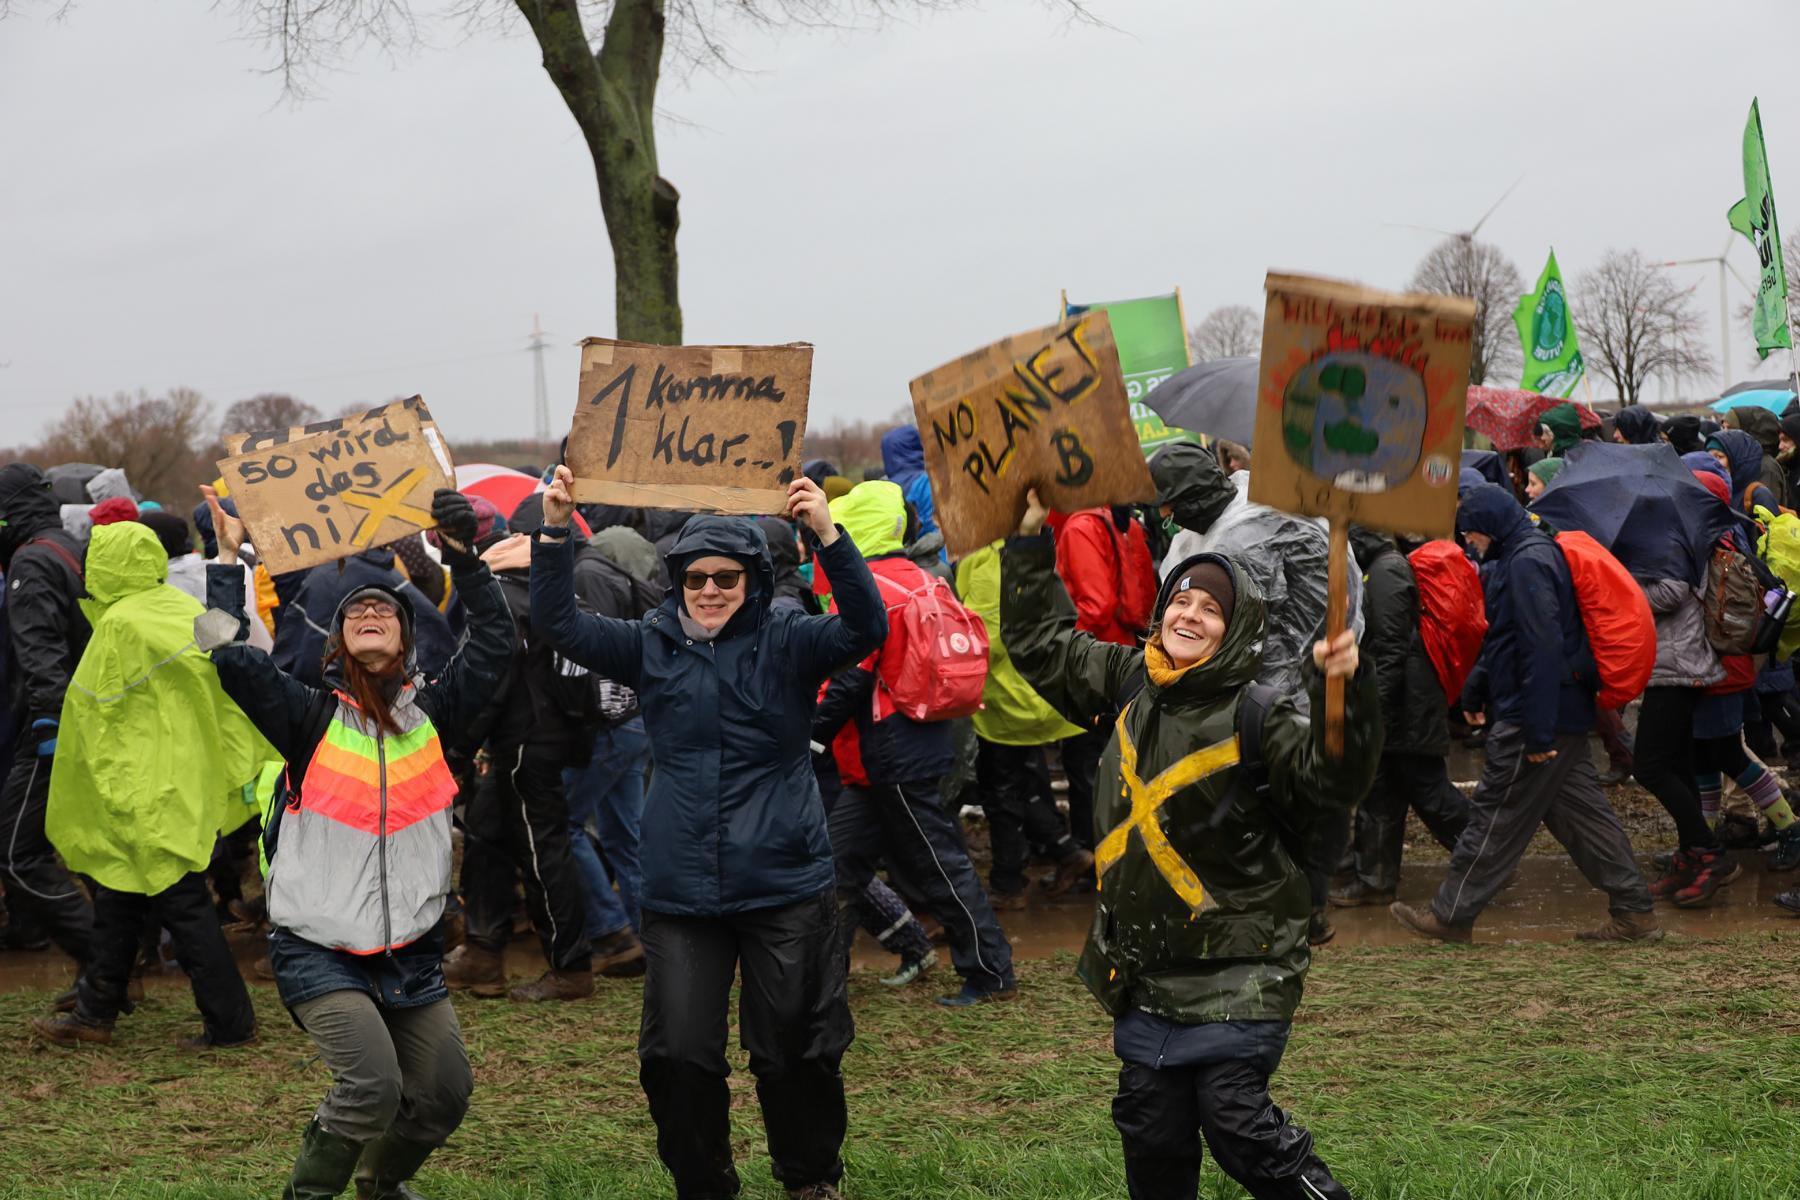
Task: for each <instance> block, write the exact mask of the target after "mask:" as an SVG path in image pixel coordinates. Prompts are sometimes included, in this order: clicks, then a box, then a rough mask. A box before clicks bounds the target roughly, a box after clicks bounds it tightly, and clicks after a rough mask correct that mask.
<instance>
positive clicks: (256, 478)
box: [218, 396, 456, 575]
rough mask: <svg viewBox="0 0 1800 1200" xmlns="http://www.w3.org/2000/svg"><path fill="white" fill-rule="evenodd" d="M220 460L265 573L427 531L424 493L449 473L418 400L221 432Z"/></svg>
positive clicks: (451, 478) (452, 482)
mask: <svg viewBox="0 0 1800 1200" xmlns="http://www.w3.org/2000/svg"><path fill="white" fill-rule="evenodd" d="M225 449H226V451H227V453H228V455H229V457H226V458H222V459H220V460H219V463H218V467H219V475H220V477H221V478H222V479H224V481H225V486H226V488H227V489H228V490H229V492H230V494H231V497H232V499H233V500H235V501H236V502H237V510H238V516H240V517H241V518H243V521H244V525H245V526H246V527H247V528H248V530H249V534H250V540H251V541H252V542H254V543H255V545H256V551H257V553H258V554H259V555H261V556H262V561H263V564H264V565H265V566H267V567H268V569H269V573H270V574H272V575H280V574H282V573H284V572H287V571H298V570H302V569H304V568H306V567H313V566H317V565H318V564H320V563H326V562H332V561H334V560H336V559H340V558H348V557H350V556H351V555H353V554H360V553H362V552H363V551H364V550H367V549H369V548H370V547H372V546H385V545H386V544H388V543H389V542H392V541H396V540H397V539H399V538H402V537H405V536H406V535H408V534H416V533H418V532H419V531H420V530H424V529H430V528H432V526H433V525H434V522H433V521H432V519H431V496H432V493H433V492H435V491H437V489H439V488H453V487H455V486H456V472H455V469H454V468H453V467H452V466H451V464H450V455H449V453H448V452H447V451H446V450H445V448H444V440H443V438H442V437H440V436H439V435H438V431H437V426H436V425H435V424H433V422H432V420H431V412H430V410H428V409H427V408H426V407H425V402H424V401H423V400H421V399H420V398H419V397H417V396H414V397H412V398H411V399H409V400H397V401H395V402H393V403H392V404H384V405H382V406H381V407H380V408H372V409H370V410H369V411H368V412H366V413H363V414H362V415H360V416H353V417H339V418H338V419H336V420H332V421H316V422H314V423H313V424H311V425H301V426H295V427H294V428H292V429H278V430H271V431H267V432H263V433H243V434H233V435H232V436H230V437H227V438H226V439H225Z"/></svg>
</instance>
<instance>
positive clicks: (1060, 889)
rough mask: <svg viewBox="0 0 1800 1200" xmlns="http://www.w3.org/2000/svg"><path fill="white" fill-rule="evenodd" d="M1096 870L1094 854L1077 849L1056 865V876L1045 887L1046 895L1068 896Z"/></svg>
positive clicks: (1090, 851)
mask: <svg viewBox="0 0 1800 1200" xmlns="http://www.w3.org/2000/svg"><path fill="white" fill-rule="evenodd" d="M1093 870H1094V852H1093V851H1092V850H1083V849H1081V848H1079V847H1077V848H1076V850H1075V853H1073V854H1071V855H1069V857H1067V858H1065V859H1063V860H1062V862H1060V863H1058V864H1057V865H1056V874H1055V875H1054V876H1052V877H1051V879H1050V882H1049V883H1047V884H1045V885H1044V895H1046V896H1051V897H1056V896H1066V895H1068V894H1069V893H1070V892H1071V891H1073V890H1074V889H1075V886H1076V885H1077V884H1079V883H1080V882H1081V881H1082V880H1083V879H1085V878H1086V877H1087V876H1088V875H1090V874H1092V873H1093Z"/></svg>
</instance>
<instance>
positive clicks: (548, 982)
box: [507, 968, 594, 1000]
mask: <svg viewBox="0 0 1800 1200" xmlns="http://www.w3.org/2000/svg"><path fill="white" fill-rule="evenodd" d="M507 994H508V995H510V996H511V997H512V998H513V999H514V1000H582V999H586V998H587V997H589V996H591V995H593V994H594V973H593V972H592V971H558V970H556V969H555V968H552V969H550V970H548V971H545V972H544V973H543V974H542V975H539V976H538V977H537V982H535V983H527V984H521V985H520V986H519V987H516V988H514V989H513V990H512V991H511V992H509V993H507Z"/></svg>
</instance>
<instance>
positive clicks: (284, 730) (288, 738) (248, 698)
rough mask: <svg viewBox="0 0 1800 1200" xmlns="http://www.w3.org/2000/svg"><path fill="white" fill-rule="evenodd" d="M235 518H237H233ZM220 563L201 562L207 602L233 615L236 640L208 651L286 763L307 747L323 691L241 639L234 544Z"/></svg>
mask: <svg viewBox="0 0 1800 1200" xmlns="http://www.w3.org/2000/svg"><path fill="white" fill-rule="evenodd" d="M230 519H231V520H233V521H235V520H236V519H237V518H235V517H232V518H230ZM214 528H215V529H217V530H219V543H220V546H221V548H222V549H223V547H224V546H225V545H226V544H227V543H226V534H225V531H224V528H223V524H222V522H220V521H218V519H217V517H216V516H215V520H214ZM220 558H221V559H223V560H224V561H222V562H212V563H208V564H207V566H206V606H207V607H208V608H216V609H218V610H219V611H221V612H225V613H229V614H231V615H232V616H234V617H236V618H237V619H238V633H237V639H238V640H236V641H234V642H232V643H231V644H230V645H228V646H221V647H219V648H218V649H217V650H214V651H213V652H212V661H213V667H214V668H215V669H216V670H217V671H218V672H219V686H220V687H222V688H223V689H224V690H225V694H226V695H227V696H229V697H231V700H232V703H234V704H236V705H237V706H238V707H239V708H240V709H242V710H243V712H244V715H245V716H246V717H249V718H250V723H251V724H252V725H254V726H256V731H257V732H258V733H260V734H262V735H263V737H264V738H265V739H267V741H268V743H269V745H271V746H273V747H274V748H275V753H277V754H279V755H281V757H282V758H283V759H285V760H286V761H288V762H290V763H291V762H294V761H295V760H296V759H300V758H304V756H305V755H307V754H308V753H309V752H310V750H311V747H312V739H311V736H310V735H311V733H312V727H313V726H314V725H315V724H316V723H317V720H318V717H319V714H320V713H322V712H324V711H325V708H326V706H327V705H326V701H327V695H326V693H325V692H323V691H321V690H320V689H318V688H315V687H311V686H309V685H307V684H304V683H301V682H300V681H299V680H298V679H295V678H294V677H293V676H292V675H289V674H288V673H287V672H286V671H283V670H282V669H281V668H280V667H278V666H276V665H275V660H274V659H272V658H270V657H269V656H268V655H267V654H266V653H264V652H263V651H261V650H259V649H257V648H256V647H255V646H252V645H250V643H249V642H247V641H245V640H244V639H245V637H247V636H248V634H249V631H250V619H251V618H250V617H249V616H248V615H246V612H245V608H244V568H243V565H242V564H241V563H239V562H238V560H237V545H236V544H235V542H234V543H231V548H230V550H229V552H222V553H221V554H220Z"/></svg>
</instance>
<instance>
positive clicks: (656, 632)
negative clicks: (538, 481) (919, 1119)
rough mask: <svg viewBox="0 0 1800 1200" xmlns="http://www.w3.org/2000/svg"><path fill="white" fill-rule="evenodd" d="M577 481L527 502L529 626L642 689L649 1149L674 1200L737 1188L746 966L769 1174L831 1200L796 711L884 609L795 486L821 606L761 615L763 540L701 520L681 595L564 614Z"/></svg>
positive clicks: (807, 483)
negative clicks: (823, 596) (820, 579)
mask: <svg viewBox="0 0 1800 1200" xmlns="http://www.w3.org/2000/svg"><path fill="white" fill-rule="evenodd" d="M572 483H573V479H572V477H571V475H570V473H569V469H568V468H567V467H561V466H559V467H557V468H556V478H555V481H554V482H553V483H551V484H550V486H549V487H548V488H547V489H546V490H545V492H544V526H543V528H541V529H539V530H538V531H537V533H536V534H535V535H534V536H533V539H532V556H531V613H532V618H533V624H534V625H535V626H536V628H537V630H538V632H539V633H540V635H541V636H543V637H544V638H546V639H548V640H549V641H550V643H551V644H552V645H554V646H555V647H556V648H557V650H559V651H560V652H561V653H562V654H563V655H564V656H565V657H567V658H568V659H570V660H571V661H573V662H576V663H579V664H580V665H582V666H584V667H587V668H588V669H589V670H591V671H595V672H597V673H599V674H601V675H604V676H605V677H607V678H608V679H615V680H617V681H619V682H620V683H622V684H625V685H626V686H628V687H630V688H632V689H634V690H635V691H636V692H637V695H638V703H639V704H640V705H641V706H642V709H643V714H644V725H645V728H646V730H647V732H648V733H649V735H650V748H651V749H650V753H651V758H652V761H653V762H654V764H655V766H654V770H653V772H652V774H651V780H650V792H649V796H648V797H647V798H646V801H645V804H644V819H643V832H642V840H641V844H640V849H641V853H642V857H643V867H644V879H643V891H642V907H643V923H642V926H641V928H640V929H639V934H638V936H639V938H640V940H641V941H642V942H643V944H644V955H645V960H646V967H647V972H646V975H645V979H644V1017H643V1025H642V1029H641V1031H640V1034H639V1040H638V1057H639V1060H640V1063H641V1068H640V1078H641V1080H642V1082H643V1086H644V1093H645V1095H646V1096H648V1097H649V1100H650V1115H651V1116H652V1117H653V1118H654V1119H655V1121H656V1128H657V1138H656V1149H657V1153H658V1154H659V1155H660V1156H661V1158H662V1161H663V1163H664V1165H666V1166H667V1167H668V1168H669V1171H670V1173H671V1174H673V1175H674V1177H675V1188H676V1191H677V1193H678V1194H679V1195H681V1196H730V1195H735V1194H736V1193H737V1191H738V1177H737V1170H736V1168H735V1167H733V1165H732V1161H731V1124H730V1106H731V1096H730V1092H729V1091H728V1089H727V1088H726V1083H725V1079H726V1076H727V1075H728V1074H729V1072H730V1067H729V1065H728V1064H727V1062H726V1059H725V1036H726V1032H725V1031H726V1016H727V1004H728V1002H729V997H730V992H731V983H732V979H733V977H734V976H735V975H736V974H737V971H738V968H739V966H740V964H741V966H742V969H743V998H742V1001H741V1010H740V1025H741V1040H742V1042H743V1045H744V1048H745V1049H746V1050H747V1051H748V1052H749V1055H750V1069H751V1071H752V1072H753V1073H754V1074H755V1075H756V1091H757V1097H758V1099H759V1100H760V1101H761V1102H762V1111H763V1122H764V1124H765V1126H766V1127H767V1129H768V1137H769V1157H770V1159H771V1160H772V1165H773V1168H774V1173H775V1178H776V1179H778V1180H780V1181H781V1183H782V1184H783V1185H784V1186H785V1187H786V1188H787V1190H788V1194H789V1195H790V1196H794V1197H798V1198H803V1200H830V1198H832V1197H836V1196H837V1195H838V1193H837V1190H836V1184H837V1182H838V1180H839V1179H840V1178H841V1177H842V1175H843V1170H844V1168H843V1162H842V1160H841V1159H840V1158H839V1150H840V1149H841V1147H842V1145H843V1140H844V1126H845V1108H844V1082H843V1076H842V1075H841V1074H840V1073H839V1070H838V1062H839V1059H841V1058H842V1057H843V1053H844V1049H845V1047H846V1046H848V1045H849V1044H850V1033H851V1027H850V1009H849V1005H848V1004H847V1002H846V999H845V972H846V969H847V967H848V963H847V962H846V960H845V957H844V955H843V954H842V952H841V951H840V950H839V949H838V947H837V932H836V931H837V901H836V898H835V895H834V891H835V887H836V877H835V872H834V870H833V866H832V858H831V845H830V842H829V841H828V840H827V838H826V835H825V812H824V807H823V805H822V804H821V803H820V801H819V790H818V781H817V779H816V778H815V777H814V775H813V768H812V754H811V730H812V718H813V708H814V705H815V703H816V698H817V696H818V693H819V685H820V684H821V683H822V682H823V681H824V680H825V678H826V677H827V676H829V675H830V674H831V673H832V672H834V671H836V670H838V669H840V668H842V667H844V666H847V665H848V664H850V663H853V662H856V661H859V660H860V659H862V658H864V657H866V656H867V655H868V654H869V653H871V652H872V651H874V650H875V649H877V648H878V647H879V646H880V645H881V644H882V642H883V641H884V640H885V639H886V637H887V613H886V611H885V610H884V609H883V607H882V603H881V598H880V595H879V593H877V592H876V590H875V581H874V580H873V578H871V577H870V575H869V569H868V567H867V566H866V565H864V563H863V559H862V555H860V554H858V553H857V551H856V546H855V545H854V544H853V543H852V542H851V541H850V539H849V538H848V537H845V536H843V534H842V531H840V530H839V529H838V528H837V526H835V525H833V524H832V522H831V516H830V512H829V510H828V509H827V507H826V502H825V494H824V493H823V492H821V491H820V490H819V487H818V485H817V484H815V483H813V482H812V481H811V480H810V479H804V478H803V479H798V480H795V481H794V482H793V483H792V484H790V485H789V486H788V515H789V516H791V517H793V518H794V519H796V520H797V521H799V522H800V523H801V524H802V525H803V526H804V527H805V528H806V529H807V530H808V531H809V532H810V533H811V535H812V537H813V538H814V539H816V540H817V542H818V544H819V558H820V561H821V562H822V563H823V564H824V567H825V570H826V572H827V573H828V574H829V575H830V578H831V582H832V585H833V592H834V594H835V596H836V599H837V605H838V613H837V614H836V615H832V616H823V617H821V616H809V615H807V614H805V613H803V612H801V611H799V610H797V609H793V608H787V607H780V608H778V607H774V606H773V604H772V601H773V599H774V585H775V573H774V567H773V565H772V564H771V561H770V557H769V547H768V543H767V541H766V540H765V539H764V536H763V533H762V530H761V529H759V528H758V527H757V525H756V523H755V522H754V521H751V520H748V519H746V518H742V517H719V516H704V515H703V516H696V517H693V518H691V519H690V520H689V521H688V522H687V524H686V525H684V526H683V527H682V530H681V533H680V535H679V536H678V537H677V538H676V540H675V544H674V545H673V547H671V549H670V551H669V553H668V555H667V560H666V561H667V563H668V568H669V577H670V579H672V580H674V582H675V585H676V586H675V590H674V591H673V592H672V593H671V595H670V596H669V598H668V599H667V600H665V601H664V602H663V604H662V606H661V607H660V608H657V609H655V610H653V611H652V612H650V613H648V614H646V615H645V616H644V617H643V618H642V619H641V620H637V621H622V620H616V619H613V618H610V617H598V616H592V615H590V614H587V613H582V612H579V611H578V610H577V609H576V607H575V590H574V576H573V561H574V555H573V551H572V549H571V547H570V544H569V530H568V523H569V514H570V512H571V511H572V510H573V508H574V501H573V499H572V498H571V496H570V488H571V485H572Z"/></svg>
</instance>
